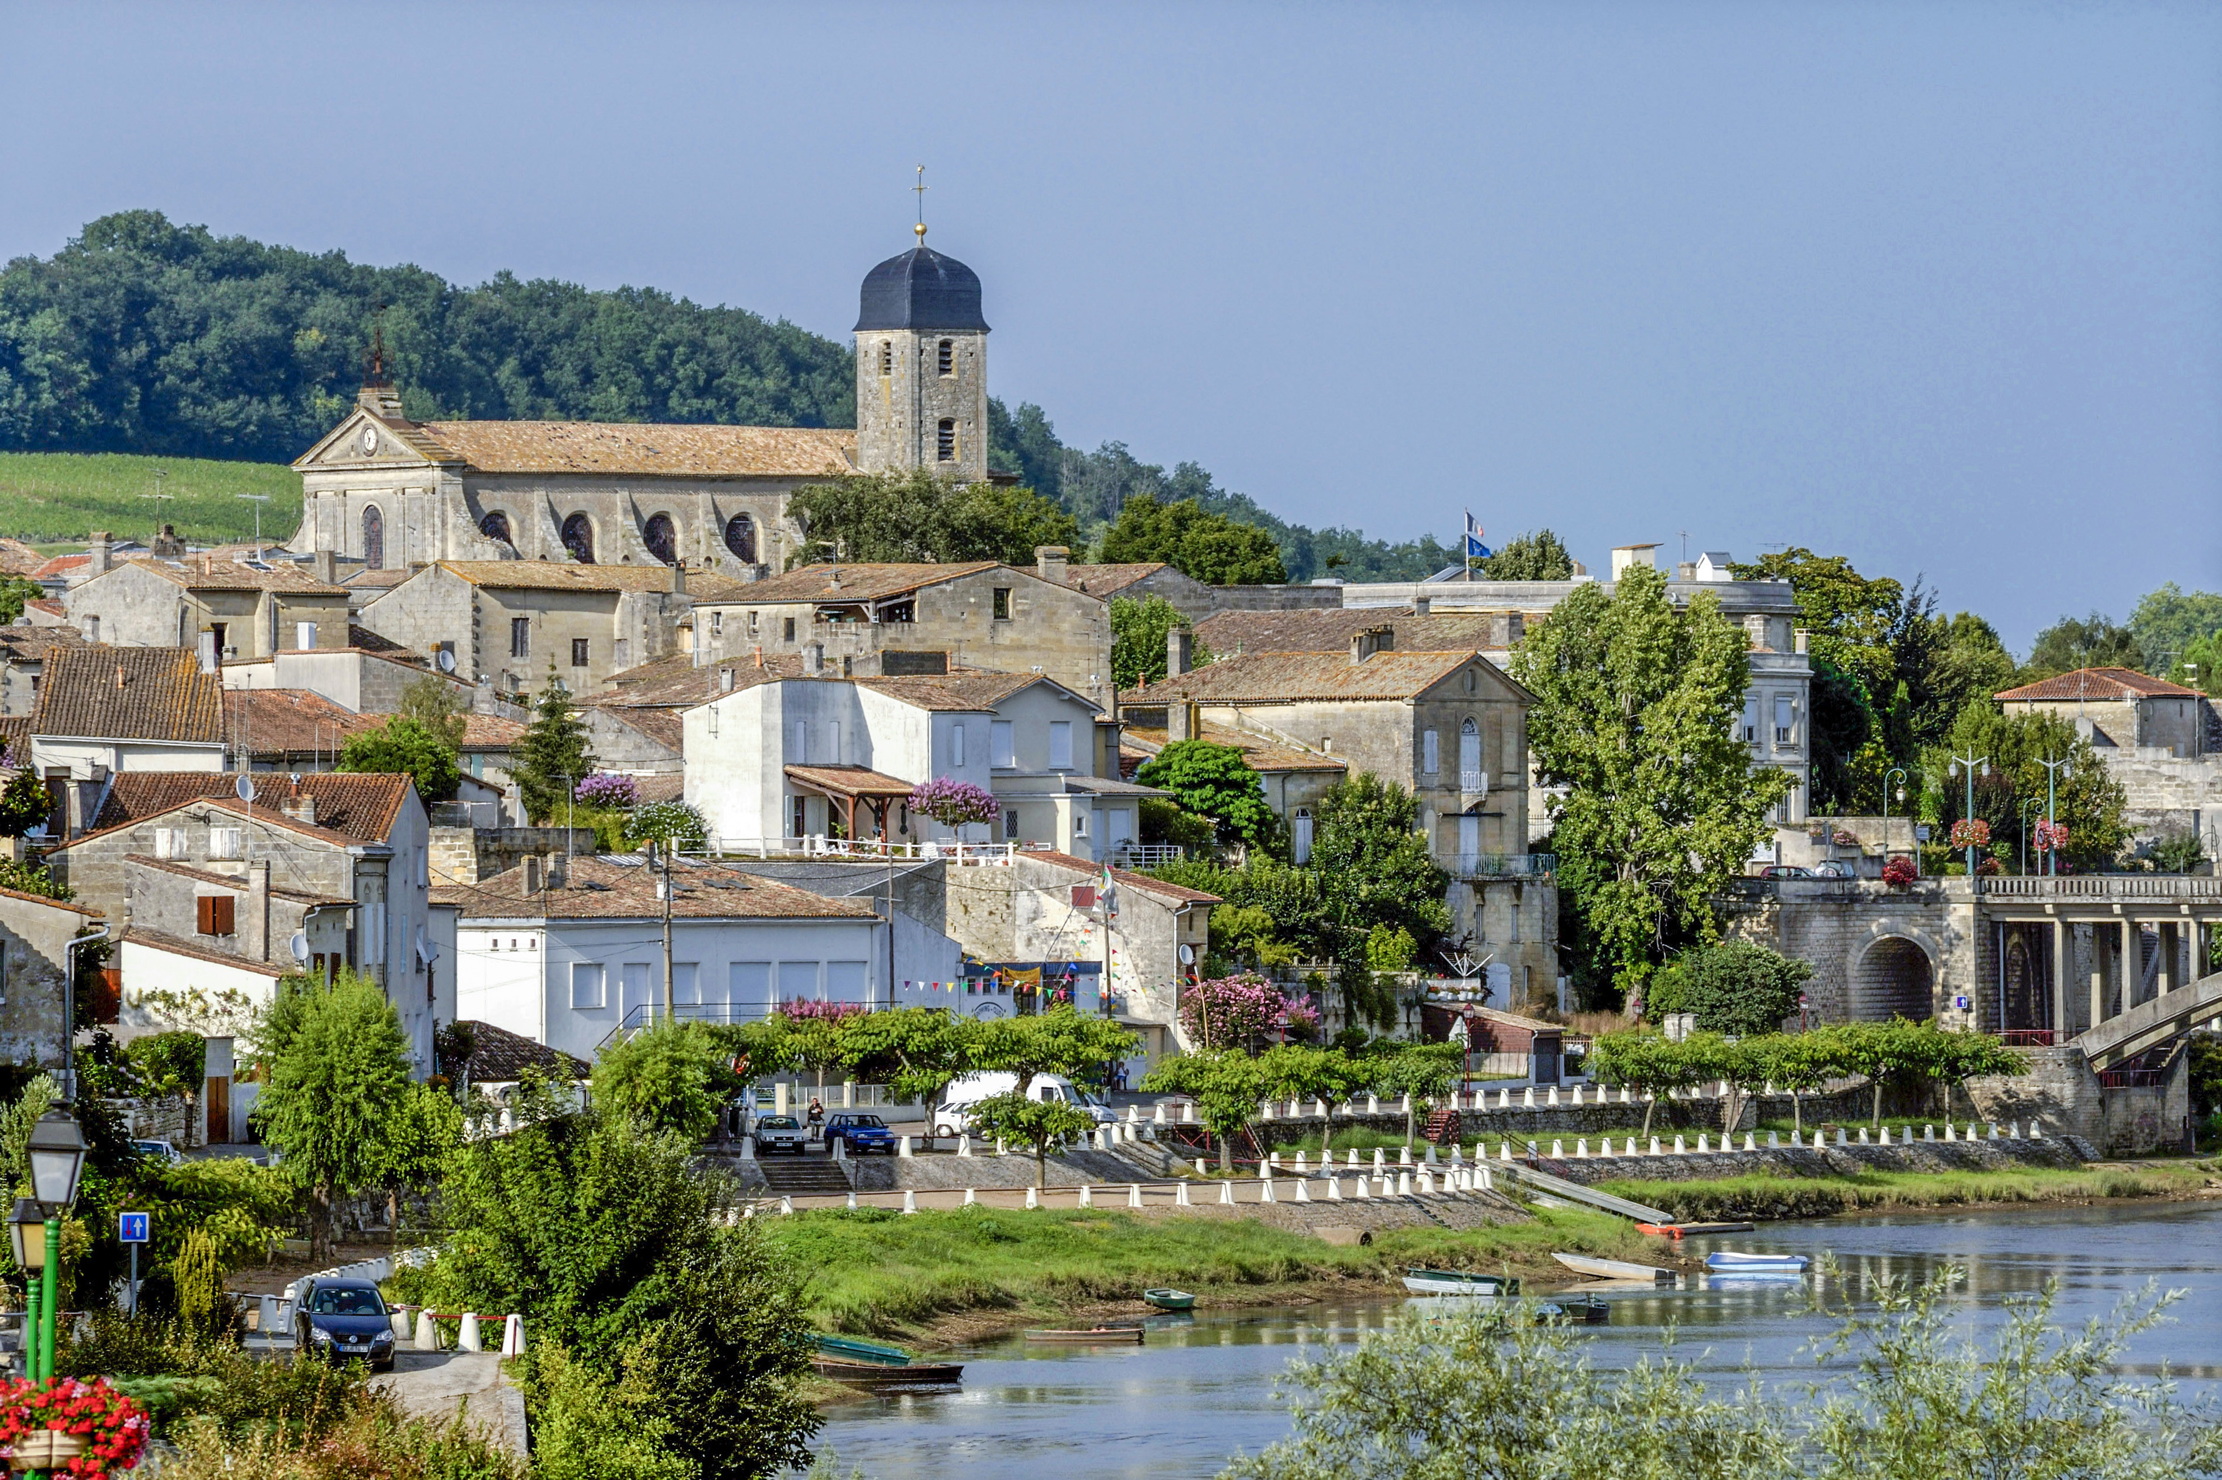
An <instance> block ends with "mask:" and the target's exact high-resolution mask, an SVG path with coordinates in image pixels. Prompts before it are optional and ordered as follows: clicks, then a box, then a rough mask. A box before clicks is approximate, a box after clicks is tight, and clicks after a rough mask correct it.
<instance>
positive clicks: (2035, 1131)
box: [2029, 1120, 2045, 1141]
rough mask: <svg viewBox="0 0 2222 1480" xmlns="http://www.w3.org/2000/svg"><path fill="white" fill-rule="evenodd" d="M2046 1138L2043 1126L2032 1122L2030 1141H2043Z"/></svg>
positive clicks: (2030, 1125) (2030, 1123)
mask: <svg viewBox="0 0 2222 1480" xmlns="http://www.w3.org/2000/svg"><path fill="white" fill-rule="evenodd" d="M2044 1138H2045V1128H2044V1127H2043V1126H2041V1125H2039V1124H2038V1123H2037V1122H2036V1121H2034V1120H2032V1121H2030V1122H2029V1139H2030V1140H2032V1141H2042V1140H2043V1139H2044Z"/></svg>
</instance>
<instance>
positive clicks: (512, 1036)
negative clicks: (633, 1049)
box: [455, 1018, 594, 1084]
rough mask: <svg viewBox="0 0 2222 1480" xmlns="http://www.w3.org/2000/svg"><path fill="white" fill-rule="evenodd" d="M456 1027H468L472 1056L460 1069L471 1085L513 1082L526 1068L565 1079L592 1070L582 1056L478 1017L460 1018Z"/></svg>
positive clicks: (573, 1077)
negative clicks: (538, 1041)
mask: <svg viewBox="0 0 2222 1480" xmlns="http://www.w3.org/2000/svg"><path fill="white" fill-rule="evenodd" d="M455 1026H456V1027H458V1028H468V1029H469V1030H470V1034H471V1056H470V1057H469V1058H467V1059H465V1060H464V1061H463V1064H462V1070H463V1073H464V1075H465V1076H466V1077H468V1078H469V1079H470V1080H471V1082H472V1083H474V1084H509V1083H514V1082H515V1081H516V1080H519V1079H522V1078H523V1077H524V1074H525V1070H527V1069H538V1070H539V1071H540V1072H541V1073H542V1074H547V1075H553V1076H557V1077H561V1078H566V1079H584V1078H586V1077H587V1076H588V1075H589V1074H591V1073H593V1072H594V1066H593V1065H592V1064H589V1063H588V1062H587V1061H586V1060H584V1059H581V1058H576V1057H574V1056H572V1055H570V1054H567V1053H565V1052H564V1051H563V1050H562V1049H560V1048H550V1047H548V1045H547V1044H545V1043H535V1042H533V1040H531V1039H530V1038H527V1037H525V1036H524V1034H522V1033H512V1032H510V1031H509V1030H508V1029H507V1028H497V1027H495V1026H494V1025H493V1024H492V1023H487V1022H481V1021H479V1020H478V1019H477V1018H463V1019H460V1020H459V1021H458V1022H457V1023H456V1024H455Z"/></svg>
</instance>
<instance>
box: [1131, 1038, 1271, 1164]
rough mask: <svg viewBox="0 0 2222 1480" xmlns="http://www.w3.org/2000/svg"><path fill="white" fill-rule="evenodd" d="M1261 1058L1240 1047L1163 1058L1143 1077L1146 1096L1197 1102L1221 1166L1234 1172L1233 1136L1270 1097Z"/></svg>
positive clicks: (1238, 1133) (1197, 1112)
mask: <svg viewBox="0 0 2222 1480" xmlns="http://www.w3.org/2000/svg"><path fill="white" fill-rule="evenodd" d="M1258 1063H1259V1061H1258V1060H1256V1059H1253V1058H1251V1057H1250V1055H1248V1054H1246V1053H1244V1052H1243V1051H1242V1050H1241V1049H1239V1048H1218V1049H1203V1050H1201V1051H1199V1052H1196V1053H1186V1054H1180V1055H1178V1056H1176V1057H1173V1058H1168V1059H1160V1060H1159V1061H1158V1064H1157V1067H1156V1068H1154V1069H1152V1070H1150V1072H1149V1073H1148V1074H1147V1075H1145V1076H1144V1077H1143V1080H1142V1090H1143V1092H1144V1093H1145V1094H1159V1095H1186V1096H1188V1097H1189V1098H1190V1099H1192V1100H1194V1101H1195V1102H1196V1118H1197V1119H1199V1120H1201V1121H1202V1122H1203V1123H1204V1129H1205V1130H1207V1131H1209V1132H1211V1135H1212V1138H1213V1139H1214V1140H1216V1141H1217V1142H1218V1144H1219V1170H1221V1171H1222V1172H1224V1171H1229V1170H1232V1168H1233V1165H1234V1161H1233V1156H1234V1152H1233V1147H1232V1146H1231V1145H1230V1144H1229V1142H1230V1141H1231V1139H1232V1138H1233V1137H1235V1136H1239V1135H1241V1134H1242V1132H1243V1130H1244V1129H1245V1128H1246V1127H1247V1126H1248V1125H1249V1124H1250V1122H1251V1121H1253V1120H1255V1119H1256V1118H1257V1113H1258V1102H1259V1101H1260V1100H1261V1099H1263V1098H1264V1097H1265V1080H1264V1076H1263V1073H1262V1071H1261V1070H1260V1069H1259V1067H1258Z"/></svg>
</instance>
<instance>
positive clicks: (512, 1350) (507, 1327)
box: [501, 1311, 525, 1357]
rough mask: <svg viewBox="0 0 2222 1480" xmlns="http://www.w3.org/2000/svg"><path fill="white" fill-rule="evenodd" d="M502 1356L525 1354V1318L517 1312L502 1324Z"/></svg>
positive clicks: (511, 1314)
mask: <svg viewBox="0 0 2222 1480" xmlns="http://www.w3.org/2000/svg"><path fill="white" fill-rule="evenodd" d="M501 1354H502V1355H503V1356H505V1357H521V1356H523V1355H524V1354H525V1318H524V1317H523V1316H522V1315H519V1314H518V1313H516V1312H515V1311H512V1312H510V1314H509V1315H508V1317H507V1318H506V1319H504V1320H503V1321H502V1323H501Z"/></svg>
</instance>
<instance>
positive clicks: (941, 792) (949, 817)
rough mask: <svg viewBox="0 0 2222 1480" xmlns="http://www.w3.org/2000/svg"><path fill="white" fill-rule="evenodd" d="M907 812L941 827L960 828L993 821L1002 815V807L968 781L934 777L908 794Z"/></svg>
mask: <svg viewBox="0 0 2222 1480" xmlns="http://www.w3.org/2000/svg"><path fill="white" fill-rule="evenodd" d="M910 810H911V811H913V812H916V813H917V814H918V815H919V816H921V817H930V818H932V819H933V820H934V821H936V822H938V823H940V824H941V825H942V826H943V827H962V826H964V825H965V824H966V823H968V822H993V821H995V819H996V818H998V817H1000V816H1002V815H1003V804H1002V803H1001V802H999V801H997V800H996V799H995V798H994V797H993V796H992V795H990V794H989V793H988V792H986V791H983V790H982V789H980V788H979V787H977V786H974V785H973V784H972V783H971V782H969V781H958V780H955V779H953V778H951V777H948V776H936V777H935V778H934V779H933V780H931V781H927V782H924V783H921V784H920V785H919V786H917V787H916V788H914V789H913V790H912V791H911V794H910Z"/></svg>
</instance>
